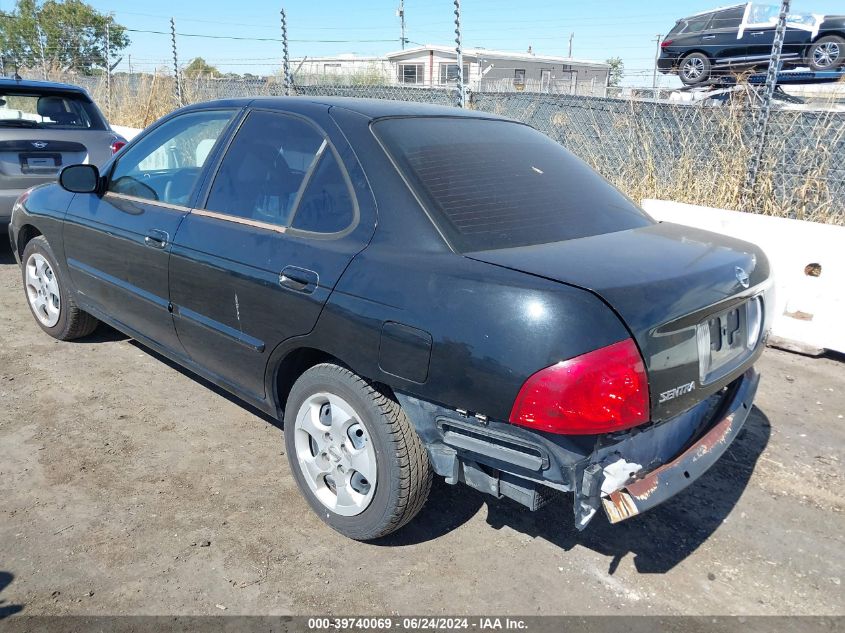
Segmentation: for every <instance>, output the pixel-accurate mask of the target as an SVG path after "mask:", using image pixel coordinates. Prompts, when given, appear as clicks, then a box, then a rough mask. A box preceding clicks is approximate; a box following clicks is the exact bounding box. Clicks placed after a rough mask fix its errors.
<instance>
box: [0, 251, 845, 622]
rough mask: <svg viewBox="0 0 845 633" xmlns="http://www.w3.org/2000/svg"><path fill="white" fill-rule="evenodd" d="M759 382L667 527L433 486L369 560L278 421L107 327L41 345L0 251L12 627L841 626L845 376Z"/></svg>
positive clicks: (0, 414) (841, 365) (0, 423)
mask: <svg viewBox="0 0 845 633" xmlns="http://www.w3.org/2000/svg"><path fill="white" fill-rule="evenodd" d="M760 367H761V369H762V371H763V372H764V378H763V382H762V385H761V388H760V393H759V397H758V402H757V404H758V407H759V408H757V409H756V410H755V411H754V412H753V414H752V417H751V419H750V420H749V422H748V424H747V427H746V430H745V431H744V432H743V434H742V435H741V436H740V438H739V439H738V440H737V442H736V443H735V444H734V446H733V447H732V448H731V449H730V451H729V453H728V454H727V455H726V459H723V460H722V461H721V462H720V463H719V464H718V465H717V466H716V467H714V468H713V469H712V470H711V471H710V472H709V473H707V474H706V475H705V476H704V477H703V478H702V479H701V480H700V481H699V482H697V483H696V484H695V485H693V486H692V487H691V488H690V489H689V490H688V491H687V492H686V493H685V494H683V495H682V496H681V497H679V498H676V499H675V500H673V501H672V502H670V503H668V504H666V505H664V506H663V507H661V508H659V509H658V510H657V511H655V512H652V513H651V514H648V515H645V516H642V517H639V518H636V519H634V520H632V521H629V522H627V523H623V524H621V525H618V526H615V527H613V526H610V525H609V524H608V523H607V521H606V520H605V519H604V518H603V517H600V518H598V519H596V520H595V521H594V522H593V524H592V525H591V526H590V528H589V529H588V530H587V531H586V532H585V533H580V534H579V533H578V532H576V531H575V530H574V528H573V525H572V518H571V510H570V505H569V503H568V500H567V503H566V504H564V505H562V506H561V507H554V508H546V509H544V510H542V511H540V512H537V513H533V514H532V513H530V512H528V511H523V510H522V509H520V507H518V506H516V505H515V504H512V503H510V502H507V501H495V500H493V499H490V498H487V497H484V496H482V495H481V494H478V493H476V492H474V491H472V490H470V489H468V488H464V487H450V486H447V485H445V484H443V483H436V484H435V487H434V490H433V493H432V496H431V499H430V501H429V502H428V504H427V505H426V507H425V509H424V510H423V512H422V513H421V514H420V516H419V517H418V518H417V520H416V521H415V522H413V523H412V524H411V525H410V526H409V527H408V528H406V529H405V530H404V531H402V532H401V533H399V534H397V535H394V536H393V537H391V538H389V539H387V540H385V541H383V542H380V543H377V544H361V543H355V542H351V541H348V540H345V539H344V538H342V537H340V536H339V535H337V534H336V533H334V532H332V531H331V530H329V529H328V528H326V527H325V526H324V525H323V524H322V523H321V522H320V521H319V520H318V519H317V518H316V517H315V516H314V515H313V514H312V513H311V512H310V511H309V509H308V507H307V506H306V503H305V501H304V500H303V499H302V498H301V497H300V496H299V494H298V492H297V490H296V487H295V484H294V482H293V479H292V477H291V475H290V473H289V472H288V467H287V463H286V461H285V457H283V456H282V451H283V442H282V430H281V428H280V427H279V425H277V424H276V423H275V422H274V421H273V420H270V419H268V418H266V417H264V416H263V415H261V414H258V413H256V412H255V411H252V410H250V409H247V408H245V407H244V406H243V405H241V404H240V403H238V402H236V401H233V400H232V399H230V398H228V397H227V396H226V395H224V394H222V393H221V392H220V391H219V390H216V389H215V388H213V387H212V386H211V385H209V384H208V383H206V382H204V381H202V380H199V379H197V378H195V377H193V376H192V375H190V374H187V373H185V372H183V371H181V370H180V369H178V368H176V367H174V366H172V365H171V364H169V363H168V362H166V361H165V360H163V359H162V358H160V357H158V356H156V355H154V354H152V353H151V352H149V351H147V350H145V349H144V348H142V347H140V346H139V345H137V344H135V343H134V342H132V341H130V340H127V339H126V338H125V337H123V336H121V335H120V334H118V333H117V332H114V331H113V330H110V329H108V328H105V327H101V328H100V330H98V331H97V332H96V333H95V335H94V336H93V337H91V338H89V339H87V340H83V341H81V342H76V343H59V342H56V341H54V340H52V339H50V338H49V337H47V336H46V335H45V334H43V333H42V332H41V331H40V330H39V329H38V327H37V326H36V325H35V322H34V321H33V319H32V317H31V316H30V314H29V311H28V309H27V307H26V305H25V302H24V297H23V293H22V290H21V286H20V277H19V272H18V269H17V267H16V266H15V265H14V264H13V261H12V258H11V254H10V253H9V250H8V247H7V246H6V244H5V241H4V240H2V239H0V614H2V613H3V612H6V613H8V612H10V611H15V610H19V608H20V607H22V608H23V613H28V614H69V613H72V614H215V613H217V614H221V613H226V614H236V613H249V614H272V615H281V614H291V613H293V614H316V613H324V612H327V611H330V612H333V613H336V614H342V613H348V614H352V613H360V614H373V613H381V614H388V613H394V614H403V615H405V614H409V613H417V614H419V613H496V614H504V613H514V614H522V615H531V614H547V613H568V614H574V613H579V614H586V613H592V614H597V613H606V614H619V613H648V614H657V613H660V614H678V613H683V614H787V613H789V614H837V615H840V614H845V600H843V596H845V591H843V588H842V580H843V579H842V576H843V568H845V513H843V510H845V501H843V496H842V493H841V491H842V489H843V483H845V481H843V480H844V479H845V469H843V460H845V420H843V415H845V362H843V360H842V358H824V359H809V358H803V357H801V356H796V355H791V354H787V353H784V352H779V351H775V350H768V351H767V352H766V354H765V355H764V357H763V359H762V361H761V363H760ZM223 607H225V610H224V609H223Z"/></svg>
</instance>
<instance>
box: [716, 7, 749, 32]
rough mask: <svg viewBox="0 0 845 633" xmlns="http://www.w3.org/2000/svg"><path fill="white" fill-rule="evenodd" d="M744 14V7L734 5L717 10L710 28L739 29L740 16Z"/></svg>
mask: <svg viewBox="0 0 845 633" xmlns="http://www.w3.org/2000/svg"><path fill="white" fill-rule="evenodd" d="M744 16H745V7H734V8H733V9H726V10H725V11H719V12H718V13H716V14H715V15H714V16H713V22H712V23H711V24H710V28H711V29H739V25H740V24H741V23H742V18H743V17H744Z"/></svg>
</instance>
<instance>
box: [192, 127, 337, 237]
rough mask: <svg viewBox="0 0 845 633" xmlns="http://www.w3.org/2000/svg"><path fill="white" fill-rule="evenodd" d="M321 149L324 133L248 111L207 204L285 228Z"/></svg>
mask: <svg viewBox="0 0 845 633" xmlns="http://www.w3.org/2000/svg"><path fill="white" fill-rule="evenodd" d="M325 149H326V144H325V141H324V139H323V137H322V135H321V134H320V133H319V132H318V131H317V130H316V129H315V128H313V127H312V126H311V125H309V124H308V123H306V122H305V121H302V120H301V119H297V118H293V117H289V116H285V115H283V114H278V113H274V112H261V111H257V112H251V113H250V114H249V116H248V117H247V119H246V121H244V123H243V124H242V125H241V127H240V129H239V130H238V133H237V135H236V136H235V138H234V140H233V141H232V144H231V145H230V146H229V149H228V150H227V151H226V156H225V157H224V158H223V162H222V163H221V164H220V169H219V170H218V171H217V175H216V176H215V178H214V184H213V185H212V186H211V191H210V193H209V195H208V201H207V202H206V205H205V206H206V208H207V209H208V210H209V211H216V212H219V213H225V214H227V215H232V216H235V217H238V218H244V219H249V220H255V221H258V222H266V223H270V224H275V225H279V226H287V224H288V222H289V221H290V217H291V214H292V212H293V205H294V203H295V202H296V197H297V192H299V189H300V187H301V186H302V183H303V182H304V180H305V176H306V174H307V173H308V171H309V169H310V168H311V165H312V164H313V163H314V162H315V161H316V160H317V159H318V158H319V156H320V155H322V153H323V151H324V150H325Z"/></svg>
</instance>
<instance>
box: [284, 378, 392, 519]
mask: <svg viewBox="0 0 845 633" xmlns="http://www.w3.org/2000/svg"><path fill="white" fill-rule="evenodd" d="M293 432H294V433H295V438H294V439H295V447H296V461H297V463H298V464H299V467H300V469H301V471H302V474H303V475H304V477H305V481H306V483H307V484H308V487H309V488H310V489H311V491H312V492H313V493H314V495H315V496H316V497H317V499H319V500H320V502H321V503H322V504H323V505H324V506H326V508H328V509H329V510H331V511H332V512H335V513H336V514H339V515H342V516H355V515H358V514H361V513H362V512H363V511H364V510H366V509H367V507H368V506H369V505H370V502H371V501H372V499H373V495H374V494H375V490H376V482H377V476H378V473H377V462H376V453H375V450H374V448H373V445H372V442H371V441H370V435H369V433H368V432H367V429H366V427H365V426H364V424H363V423H362V422H361V419H360V417H359V415H358V414H357V413H356V412H355V409H354V408H353V407H352V405H350V404H349V403H348V402H347V401H346V400H344V399H343V398H341V397H339V396H337V395H335V394H330V393H326V392H319V393H316V394H314V395H312V396H311V397H309V398H308V399H306V400H305V402H304V403H303V404H302V406H301V407H300V408H299V411H297V414H296V421H295V424H294V430H293Z"/></svg>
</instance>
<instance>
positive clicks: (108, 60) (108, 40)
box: [106, 14, 112, 120]
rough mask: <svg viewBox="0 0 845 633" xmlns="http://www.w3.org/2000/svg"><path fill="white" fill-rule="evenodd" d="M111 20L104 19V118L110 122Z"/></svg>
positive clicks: (110, 18) (108, 18) (109, 18)
mask: <svg viewBox="0 0 845 633" xmlns="http://www.w3.org/2000/svg"><path fill="white" fill-rule="evenodd" d="M111 20H112V14H109V15H108V17H107V18H106V116H107V117H108V118H109V120H111V26H110V25H111Z"/></svg>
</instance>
